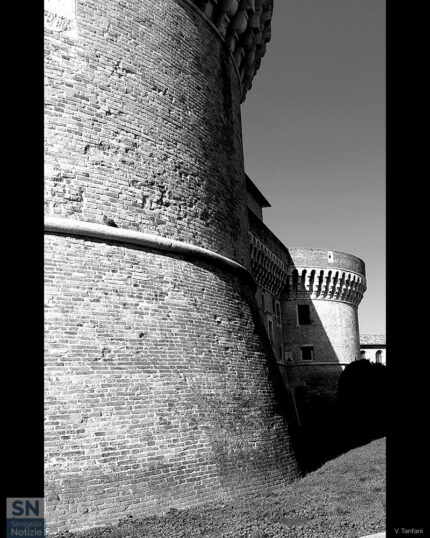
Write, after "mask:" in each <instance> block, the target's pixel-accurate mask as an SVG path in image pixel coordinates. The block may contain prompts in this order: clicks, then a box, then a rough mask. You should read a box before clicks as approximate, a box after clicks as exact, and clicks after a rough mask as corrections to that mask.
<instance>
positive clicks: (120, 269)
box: [45, 0, 298, 533]
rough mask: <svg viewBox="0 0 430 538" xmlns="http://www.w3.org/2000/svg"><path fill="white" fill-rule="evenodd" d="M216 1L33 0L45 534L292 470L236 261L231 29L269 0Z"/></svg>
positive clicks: (241, 224)
mask: <svg viewBox="0 0 430 538" xmlns="http://www.w3.org/2000/svg"><path fill="white" fill-rule="evenodd" d="M203 4H204V6H205V7H204V6H203ZM215 4H216V3H214V2H194V3H192V2H190V1H179V0H158V1H157V2H154V1H152V0H126V1H120V0H77V1H76V2H72V1H59V2H53V1H52V2H49V1H48V2H46V6H45V7H46V39H45V43H46V56H45V58H46V60H45V76H46V93H45V95H46V121H45V125H46V127H45V130H46V132H45V136H46V196H45V200H46V202H45V203H46V215H47V217H46V231H47V235H46V241H45V245H46V258H45V259H46V269H45V275H46V287H45V291H46V339H45V341H46V368H45V372H46V384H45V393H46V397H45V405H46V407H45V419H46V421H45V453H46V464H45V476H46V486H45V496H46V520H47V529H48V533H52V532H56V531H64V530H79V529H86V528H91V527H95V526H99V525H104V524H109V523H115V522H116V521H118V520H119V519H120V518H124V517H126V516H128V515H134V516H143V515H145V514H149V513H154V512H161V511H163V510H167V509H168V508H170V507H177V508H179V507H186V506H192V505H195V504H199V503H202V502H206V501H209V500H214V499H220V498H231V497H234V496H236V495H241V494H243V493H246V492H253V491H258V490H260V489H265V488H267V487H269V486H271V485H276V484H277V483H279V482H281V481H285V480H287V481H288V480H291V479H293V478H294V477H295V476H297V474H298V470H297V465H296V462H295V458H294V454H293V452H292V449H291V443H290V438H289V435H290V434H289V423H288V418H287V416H286V414H285V410H284V407H283V406H282V401H281V400H282V390H281V387H280V386H278V385H277V380H276V364H275V361H274V357H273V354H272V351H271V348H270V344H269V342H268V340H267V336H266V335H265V332H264V329H263V327H262V325H261V321H259V316H258V312H257V309H256V306H255V300H254V296H253V288H252V285H251V280H252V279H250V276H249V274H248V272H247V270H248V269H249V267H250V261H249V250H248V245H247V215H246V196H245V176H244V169H243V154H242V138H241V119H240V102H241V100H243V98H244V95H245V93H246V90H247V89H248V88H249V87H250V83H251V78H252V76H251V74H252V73H254V72H255V71H256V69H257V68H258V65H257V64H258V62H257V64H256V63H255V62H256V61H255V57H256V56H258V54H260V56H261V55H262V54H261V47H262V45H261V43H263V44H264V45H265V41H264V40H263V41H260V46H259V48H257V49H256V44H255V43H254V42H250V43H248V41H249V40H248V41H247V43H248V45H249V47H251V48H248V49H247V48H246V43H245V42H244V41H243V40H244V39H245V38H244V37H243V40H242V41H241V39H242V38H241V37H240V36H245V35H246V32H247V31H248V29H249V28H248V27H247V26H244V27H243V28H242V27H241V26H240V24H239V23H240V22H241V21H242V22H243V21H245V22H246V24H251V21H253V22H252V24H254V26H255V28H254V27H253V31H252V35H258V32H259V31H260V33H264V32H265V34H264V35H265V36H266V40H267V39H268V29H269V27H268V22H267V21H268V19H267V14H268V12H269V11H270V10H269V7H270V8H271V2H269V1H267V0H266V1H264V2H259V3H258V2H255V4H259V6H260V7H258V6H255V10H254V11H255V12H254V14H253V13H248V12H247V13H246V16H245V15H244V14H243V13H244V9H242V8H241V7H240V6H242V4H243V3H242V2H241V3H238V6H239V11H238V12H237V13H239V15H240V14H241V13H242V18H235V17H237V16H238V15H237V13H236V14H235V13H234V9H233V8H232V9H233V11H231V12H229V13H226V12H225V13H224V15H225V17H224V18H223V17H221V15H223V13H222V12H217V11H216V10H215V11H214V10H212V11H210V10H209V7H210V6H212V8H214V6H215ZM218 4H219V6H220V5H224V4H223V3H218ZM233 4H234V3H233ZM248 4H250V3H247V5H248ZM208 6H209V7H208ZM219 6H218V8H217V9H221V8H220V7H219ZM266 8H267V9H266ZM241 9H242V11H240V10H241ZM258 10H259V11H258ZM255 14H257V15H258V20H256V19H255ZM265 16H266V18H264V17H265ZM253 17H254V18H253ZM234 21H236V26H235V28H236V30H233V29H232V25H233V23H234ZM223 25H224V26H223ZM257 26H258V27H257ZM223 31H224V33H223ZM234 40H235V41H234ZM252 47H254V49H253V55H252V54H251V52H252V50H251V49H252ZM239 49H242V51H240V50H239ZM256 50H257V51H259V52H258V54H256ZM251 60H252V61H253V62H254V63H252V61H251Z"/></svg>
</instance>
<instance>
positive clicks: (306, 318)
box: [297, 304, 311, 325]
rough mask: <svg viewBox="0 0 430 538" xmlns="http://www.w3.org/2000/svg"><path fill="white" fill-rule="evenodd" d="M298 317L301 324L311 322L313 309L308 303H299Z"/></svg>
mask: <svg viewBox="0 0 430 538" xmlns="http://www.w3.org/2000/svg"><path fill="white" fill-rule="evenodd" d="M297 319H298V323H299V325H310V324H311V311H310V308H309V305H308V304H298V305H297Z"/></svg>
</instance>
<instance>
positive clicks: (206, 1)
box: [192, 0, 273, 102]
mask: <svg viewBox="0 0 430 538" xmlns="http://www.w3.org/2000/svg"><path fill="white" fill-rule="evenodd" d="M192 1H193V3H194V4H195V5H196V6H197V7H198V8H199V9H200V10H201V11H202V12H203V14H204V15H205V16H206V17H207V18H208V19H209V20H210V21H211V22H212V24H213V25H214V26H215V27H216V29H217V30H218V32H219V33H220V35H221V37H222V38H223V39H224V40H225V43H226V44H227V46H228V49H229V51H230V52H231V54H232V56H233V58H234V62H235V64H236V67H237V69H238V72H239V76H240V80H241V83H242V98H241V100H242V102H243V101H244V100H245V97H246V93H247V91H248V90H249V89H250V88H251V86H252V80H253V78H254V75H255V73H256V72H257V71H258V69H259V67H260V64H261V58H262V57H263V56H264V55H265V53H266V44H267V43H268V42H269V41H270V38H271V19H272V12H273V0H192Z"/></svg>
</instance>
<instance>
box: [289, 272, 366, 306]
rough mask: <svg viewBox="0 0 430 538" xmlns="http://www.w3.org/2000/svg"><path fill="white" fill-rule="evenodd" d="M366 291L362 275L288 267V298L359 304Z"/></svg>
mask: <svg viewBox="0 0 430 538" xmlns="http://www.w3.org/2000/svg"><path fill="white" fill-rule="evenodd" d="M365 291H366V279H365V278H364V276H362V275H358V274H356V273H352V272H350V271H342V270H340V269H313V268H312V267H298V268H297V267H294V268H293V267H290V268H289V269H288V278H287V287H286V295H287V297H288V298H290V299H322V300H328V301H330V300H331V301H342V302H345V303H350V304H353V305H357V306H358V305H359V304H360V302H361V300H362V298H363V294H364V292H365Z"/></svg>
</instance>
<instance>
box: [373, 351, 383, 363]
mask: <svg viewBox="0 0 430 538" xmlns="http://www.w3.org/2000/svg"><path fill="white" fill-rule="evenodd" d="M375 359H376V362H382V351H381V350H380V349H378V351H377V352H376V353H375Z"/></svg>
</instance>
